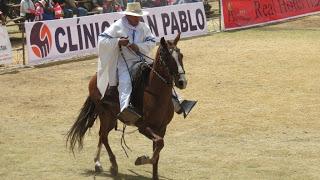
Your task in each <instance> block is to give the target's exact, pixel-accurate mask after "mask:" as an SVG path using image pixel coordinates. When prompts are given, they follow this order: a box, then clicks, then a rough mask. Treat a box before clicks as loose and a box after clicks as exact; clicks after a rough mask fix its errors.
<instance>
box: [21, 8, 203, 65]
mask: <svg viewBox="0 0 320 180" xmlns="http://www.w3.org/2000/svg"><path fill="white" fill-rule="evenodd" d="M145 10H146V11H148V12H149V15H148V16H145V17H143V20H144V22H146V23H147V24H148V25H149V26H150V28H151V30H152V32H153V33H154V34H155V36H156V37H157V40H158V41H159V39H160V38H161V37H165V38H166V39H173V38H174V37H175V36H176V34H177V33H178V32H181V33H182V34H181V37H182V38H184V37H191V36H198V35H203V34H206V33H207V22H206V16H205V11H204V8H203V3H202V2H200V3H188V4H181V5H173V6H163V7H157V8H150V9H145ZM122 16H123V15H122V14H119V13H108V14H98V15H92V16H85V17H84V16H83V17H79V18H71V19H60V20H52V21H38V22H30V23H26V24H25V28H26V36H27V49H28V55H29V61H28V62H29V64H38V63H43V62H45V61H52V60H63V59H68V58H71V57H75V56H84V55H89V54H95V53H96V46H97V39H98V35H99V34H100V33H102V32H103V31H104V30H105V29H106V28H107V27H109V26H110V24H112V23H113V22H114V21H116V20H118V19H120V18H121V17H122Z"/></svg>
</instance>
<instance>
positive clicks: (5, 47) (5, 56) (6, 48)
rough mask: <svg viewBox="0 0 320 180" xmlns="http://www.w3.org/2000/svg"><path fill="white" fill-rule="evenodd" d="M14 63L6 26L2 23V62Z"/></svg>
mask: <svg viewBox="0 0 320 180" xmlns="http://www.w3.org/2000/svg"><path fill="white" fill-rule="evenodd" d="M11 63H12V49H11V43H10V39H9V35H8V31H7V29H6V27H5V26H2V25H0V64H11Z"/></svg>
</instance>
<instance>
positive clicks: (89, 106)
mask: <svg viewBox="0 0 320 180" xmlns="http://www.w3.org/2000/svg"><path fill="white" fill-rule="evenodd" d="M97 115H98V113H97V112H96V111H95V104H94V102H93V101H92V100H91V99H90V97H87V100H86V102H85V103H84V104H83V106H82V109H81V111H80V114H79V116H78V118H77V119H76V121H75V122H74V124H73V125H72V127H71V129H70V130H69V132H68V134H67V141H66V144H67V145H68V142H69V143H70V147H69V148H70V150H71V151H72V152H74V148H75V146H76V144H77V143H78V149H79V150H81V149H82V147H83V138H84V135H85V134H86V132H87V130H88V129H89V128H91V127H92V125H93V123H94V121H95V120H96V118H97Z"/></svg>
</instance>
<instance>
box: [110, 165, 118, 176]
mask: <svg viewBox="0 0 320 180" xmlns="http://www.w3.org/2000/svg"><path fill="white" fill-rule="evenodd" d="M110 172H111V175H112V176H117V175H118V166H111V167H110Z"/></svg>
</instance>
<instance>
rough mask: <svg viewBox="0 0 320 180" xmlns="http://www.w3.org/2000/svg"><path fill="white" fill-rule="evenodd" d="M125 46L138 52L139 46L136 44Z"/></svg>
mask: <svg viewBox="0 0 320 180" xmlns="http://www.w3.org/2000/svg"><path fill="white" fill-rule="evenodd" d="M127 47H128V48H130V49H131V50H132V51H134V52H136V53H137V52H139V47H138V46H137V45H136V44H130V45H128V46H127Z"/></svg>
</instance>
